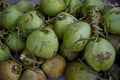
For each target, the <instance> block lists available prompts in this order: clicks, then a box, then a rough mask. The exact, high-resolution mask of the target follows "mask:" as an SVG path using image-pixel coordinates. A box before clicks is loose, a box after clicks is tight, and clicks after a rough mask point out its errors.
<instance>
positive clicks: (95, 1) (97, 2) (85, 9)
mask: <svg viewBox="0 0 120 80" xmlns="http://www.w3.org/2000/svg"><path fill="white" fill-rule="evenodd" d="M92 6H97V7H98V10H99V11H102V10H103V9H104V4H103V2H102V0H84V1H83V4H82V9H81V13H82V14H83V15H84V16H87V15H89V8H90V7H92Z"/></svg>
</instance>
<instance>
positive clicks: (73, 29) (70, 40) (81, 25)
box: [63, 21, 91, 51]
mask: <svg viewBox="0 0 120 80" xmlns="http://www.w3.org/2000/svg"><path fill="white" fill-rule="evenodd" d="M90 36H91V28H90V25H89V24H88V23H86V22H82V21H79V22H76V23H74V24H71V25H69V27H67V29H66V30H65V33H64V36H63V49H64V50H70V51H82V50H83V49H84V47H85V45H86V44H87V42H88V39H89V38H90ZM85 39H86V40H85Z"/></svg>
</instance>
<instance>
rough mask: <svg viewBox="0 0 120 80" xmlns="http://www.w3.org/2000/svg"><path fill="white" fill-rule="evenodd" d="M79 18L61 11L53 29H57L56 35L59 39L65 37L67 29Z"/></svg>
mask: <svg viewBox="0 0 120 80" xmlns="http://www.w3.org/2000/svg"><path fill="white" fill-rule="evenodd" d="M76 21H77V19H76V18H75V17H74V16H72V15H70V14H68V13H66V12H61V13H59V14H58V15H57V19H56V20H55V25H54V27H53V30H54V31H55V33H56V35H57V36H58V38H59V39H63V34H64V32H65V29H66V28H67V27H68V26H69V25H70V24H72V23H75V22H76Z"/></svg>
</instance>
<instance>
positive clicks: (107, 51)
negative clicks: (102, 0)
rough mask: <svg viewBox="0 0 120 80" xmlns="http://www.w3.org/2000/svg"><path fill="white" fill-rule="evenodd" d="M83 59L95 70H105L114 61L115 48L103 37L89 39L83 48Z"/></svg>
mask: <svg viewBox="0 0 120 80" xmlns="http://www.w3.org/2000/svg"><path fill="white" fill-rule="evenodd" d="M84 55H85V60H86V62H87V63H88V64H89V66H90V67H91V68H92V69H94V70H96V71H107V70H108V69H110V67H111V66H112V65H113V63H114V61H115V55H116V53H115V49H114V47H113V46H112V44H111V43H110V42H109V41H108V40H106V39H104V38H98V39H97V40H96V41H95V40H91V41H89V43H88V44H87V46H86V48H85V52H84Z"/></svg>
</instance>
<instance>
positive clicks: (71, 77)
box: [65, 62, 97, 80]
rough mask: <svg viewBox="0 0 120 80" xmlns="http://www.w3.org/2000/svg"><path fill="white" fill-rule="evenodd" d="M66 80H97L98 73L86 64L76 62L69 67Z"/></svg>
mask: <svg viewBox="0 0 120 80" xmlns="http://www.w3.org/2000/svg"><path fill="white" fill-rule="evenodd" d="M65 80H97V72H94V71H92V70H91V69H90V68H89V67H88V66H87V65H85V64H84V65H83V64H82V63H80V62H75V63H72V64H70V65H69V66H68V67H67V70H66V75H65Z"/></svg>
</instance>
